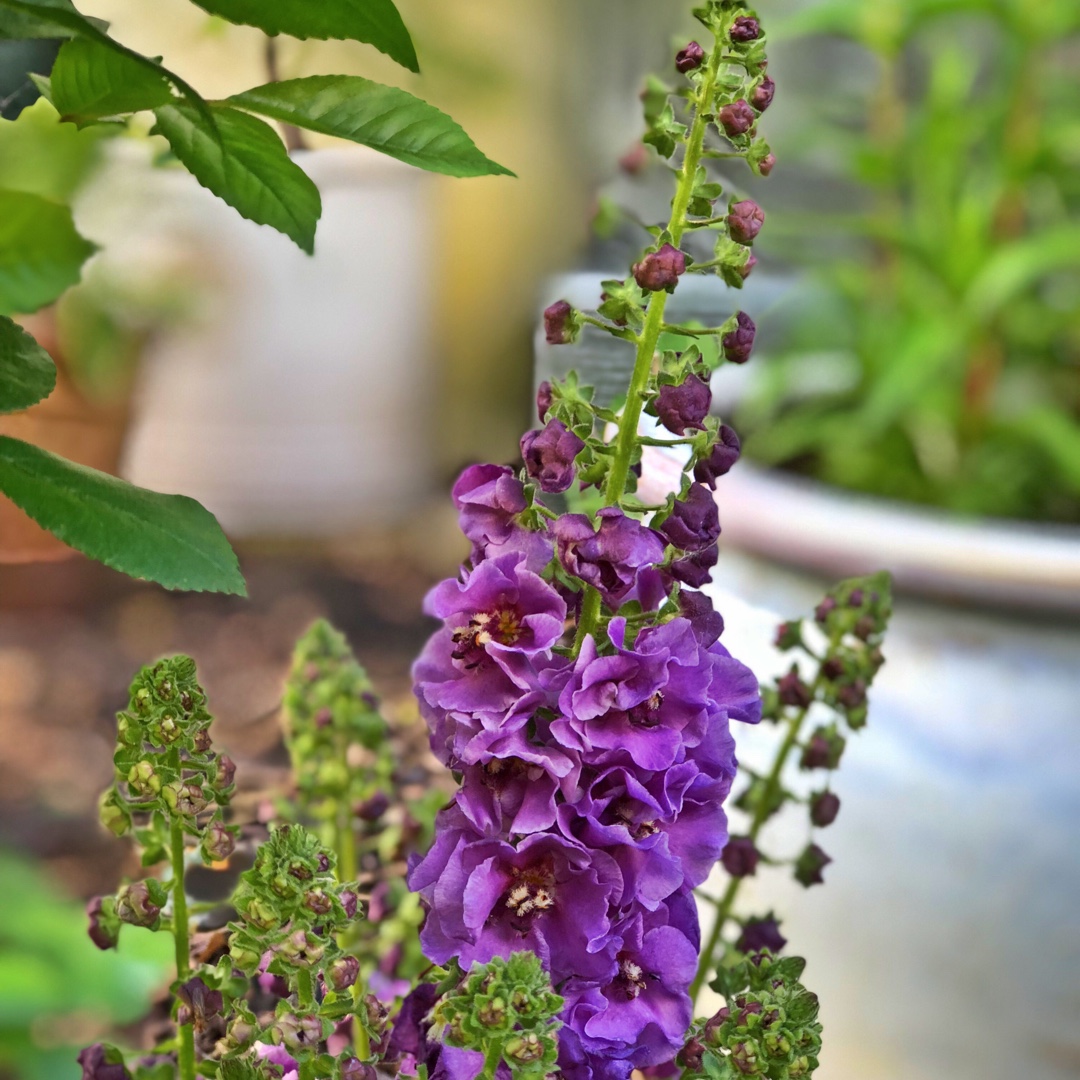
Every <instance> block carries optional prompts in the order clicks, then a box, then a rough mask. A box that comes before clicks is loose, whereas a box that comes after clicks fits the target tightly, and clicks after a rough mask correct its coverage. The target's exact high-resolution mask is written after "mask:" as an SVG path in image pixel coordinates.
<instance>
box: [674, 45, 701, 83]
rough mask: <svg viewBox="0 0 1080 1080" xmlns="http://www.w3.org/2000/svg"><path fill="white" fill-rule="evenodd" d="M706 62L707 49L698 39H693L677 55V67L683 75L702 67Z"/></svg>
mask: <svg viewBox="0 0 1080 1080" xmlns="http://www.w3.org/2000/svg"><path fill="white" fill-rule="evenodd" d="M704 62H705V50H704V49H703V48H702V47H701V46H700V45H699V44H698V43H697V42H696V41H691V42H690V44H689V45H687V46H686V48H685V49H680V50H679V51H678V53H677V54H676V55H675V68H676V70H677V71H678V72H679V73H680V74H682V75H686V74H687V73H688V72H691V71H694V70H695V69H696V68H699V67H701V65H702V64H703V63H704Z"/></svg>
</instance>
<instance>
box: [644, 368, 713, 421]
mask: <svg viewBox="0 0 1080 1080" xmlns="http://www.w3.org/2000/svg"><path fill="white" fill-rule="evenodd" d="M711 405H712V391H711V390H710V389H709V384H708V383H706V382H702V380H701V379H699V378H698V377H697V376H696V375H694V374H693V373H691V374H690V375H688V376H687V377H686V379H685V380H684V381H683V382H682V383H680V384H679V385H678V386H671V385H665V386H661V387H660V393H659V394H658V395H657V398H656V415H657V416H658V417H659V418H660V423H661V424H663V425H664V427H666V428H667V429H668V431H670V432H672V433H673V434H675V435H685V434H686V431H687V429H691V430H694V431H700V430H701V427H702V425H701V421H702V420H704V419H705V417H706V416H707V415H708V413H709V407H710V406H711Z"/></svg>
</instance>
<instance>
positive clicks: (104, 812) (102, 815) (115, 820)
mask: <svg viewBox="0 0 1080 1080" xmlns="http://www.w3.org/2000/svg"><path fill="white" fill-rule="evenodd" d="M98 819H99V820H100V821H101V824H102V825H104V826H105V828H106V829H108V830H109V832H111V833H112V834H113V836H123V835H124V833H126V832H127V831H128V824H129V821H128V815H127V811H126V810H125V809H124V808H123V806H121V805H120V800H119V799H118V798H117V795H116V789H115V788H109V790H108V791H106V792H105V793H104V794H103V795H102V796H101V799H100V800H99V801H98Z"/></svg>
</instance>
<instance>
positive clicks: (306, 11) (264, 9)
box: [193, 0, 420, 71]
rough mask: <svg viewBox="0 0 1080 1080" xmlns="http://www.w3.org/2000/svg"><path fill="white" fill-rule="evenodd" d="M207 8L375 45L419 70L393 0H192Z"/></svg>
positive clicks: (273, 29) (278, 28)
mask: <svg viewBox="0 0 1080 1080" xmlns="http://www.w3.org/2000/svg"><path fill="white" fill-rule="evenodd" d="M193 2H194V3H196V4H198V6H199V7H201V8H202V9H203V10H204V11H208V12H210V14H211V15H219V16H220V17H221V18H223V19H227V20H228V21H229V22H232V23H242V24H243V25H245V26H257V27H258V28H259V29H260V30H263V31H265V32H266V33H268V34H288V35H289V36H290V37H296V38H320V39H322V40H326V39H327V38H336V39H339V40H346V41H363V42H366V43H367V44H368V45H374V46H375V48H376V49H378V50H379V52H384V53H386V55H387V56H389V57H390V58H391V59H392V60H396V61H397V62H398V63H399V64H401V65H403V66H404V67H407V68H408V69H409V70H410V71H419V70H420V65H419V64H418V63H417V60H416V49H415V48H413V43H412V38H411V37H409V31H408V30H407V29H406V28H405V23H404V22H402V20H401V15H400V14H399V13H398V10H397V8H396V7H394V5H393V3H392V2H391V0H317V2H314V0H193Z"/></svg>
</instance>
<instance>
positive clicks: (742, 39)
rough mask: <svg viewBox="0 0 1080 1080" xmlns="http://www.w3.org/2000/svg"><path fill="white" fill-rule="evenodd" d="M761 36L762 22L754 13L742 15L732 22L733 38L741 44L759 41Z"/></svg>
mask: <svg viewBox="0 0 1080 1080" xmlns="http://www.w3.org/2000/svg"><path fill="white" fill-rule="evenodd" d="M760 36H761V24H760V23H759V22H758V21H757V19H755V18H754V17H753V16H752V15H740V16H739V17H738V18H737V19H736V20H735V21H734V22H733V23H732V24H731V40H732V41H737V42H738V43H739V44H740V45H744V44H746V42H748V41H757V39H758V38H759V37H760Z"/></svg>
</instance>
